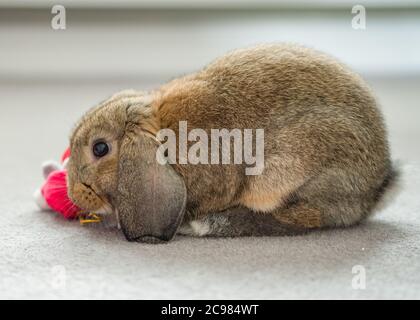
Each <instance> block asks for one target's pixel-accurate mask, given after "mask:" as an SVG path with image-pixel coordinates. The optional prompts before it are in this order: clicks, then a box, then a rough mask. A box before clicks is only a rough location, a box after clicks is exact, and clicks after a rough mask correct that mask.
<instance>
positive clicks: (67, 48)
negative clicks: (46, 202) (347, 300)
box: [0, 0, 420, 188]
mask: <svg viewBox="0 0 420 320" xmlns="http://www.w3.org/2000/svg"><path fill="white" fill-rule="evenodd" d="M56 4H60V5H63V6H64V7H65V9H66V12H65V13H66V21H65V22H66V29H64V30H54V29H53V28H52V26H51V21H52V19H53V17H54V16H55V14H53V13H52V12H51V9H52V7H53V6H54V5H56ZM355 5H363V6H364V7H365V9H366V28H365V29H355V28H353V27H352V20H353V18H354V16H355V15H356V14H355V13H352V8H353V6H355ZM273 41H290V42H296V43H301V44H304V45H307V46H311V47H314V48H317V49H320V50H323V51H325V52H327V53H329V54H331V55H333V56H335V57H337V58H339V59H340V60H341V61H343V62H344V63H346V64H348V65H349V66H350V67H352V68H354V69H355V70H356V71H358V72H359V73H361V74H362V76H364V77H365V79H366V80H367V81H368V82H369V83H370V85H371V86H372V88H373V89H374V91H375V93H376V94H377V96H378V99H379V101H380V103H381V106H382V108H383V110H384V114H385V118H386V121H387V123H388V127H389V132H390V141H391V145H392V151H393V156H394V158H397V159H403V160H408V161H418V160H420V149H419V148H418V139H419V138H420V136H419V130H420V129H419V126H418V119H419V115H420V108H419V101H420V1H415V0H400V1H389V0H371V1H357V2H356V1H348V0H339V1H338V0H337V1H333V0H294V1H292V0H277V1H275V0H224V1H222V0H201V1H200V0H196V1H193V0H139V1H135V0H122V1H117V0H106V1H99V0H86V1H82V0H76V1H75V0H72V1H70V0H61V1H59V2H55V1H46V0H37V1H23V0H2V1H0V117H1V118H0V121H1V122H0V125H1V127H0V132H1V136H2V141H3V142H4V144H5V148H6V149H7V152H2V156H1V160H0V161H1V165H2V167H3V168H7V167H9V168H13V167H16V166H17V165H18V164H20V165H21V166H24V167H26V168H28V170H29V171H31V173H32V172H37V170H39V169H38V165H39V163H40V162H42V160H43V159H48V158H57V157H58V156H59V155H60V154H61V152H62V150H64V148H65V147H66V145H67V138H68V134H69V132H70V129H71V127H72V125H73V124H74V122H75V121H76V120H77V119H78V118H79V116H80V115H81V114H82V113H83V112H84V111H85V110H86V109H88V108H90V107H91V106H93V105H95V104H96V103H97V102H99V101H101V100H102V99H104V98H106V97H108V96H109V95H111V94H112V93H113V92H115V91H118V90H121V89H127V88H135V89H149V88H153V87H155V86H157V85H159V84H161V83H163V82H166V81H168V80H170V79H172V78H174V77H177V76H180V75H182V74H185V73H188V72H191V71H194V70H197V69H199V68H200V67H202V66H203V65H205V64H206V63H208V62H210V61H211V60H213V59H214V58H215V57H217V56H219V55H221V54H223V53H225V52H226V51H228V50H231V49H234V48H237V47H243V46H249V45H252V44H256V43H261V42H273ZM28 142H29V143H30V145H31V148H30V149H28ZM23 145H24V146H25V147H22V146H23ZM29 150H30V151H29ZM10 154H11V155H15V156H13V157H12V156H9V155H10ZM30 176H32V174H31V175H30ZM34 177H36V179H39V178H40V177H39V176H34ZM26 179H28V178H26ZM35 181H38V180H32V179H31V180H30V181H28V188H29V186H31V187H32V185H35V184H36V183H38V182H35ZM31 182H32V183H31Z"/></svg>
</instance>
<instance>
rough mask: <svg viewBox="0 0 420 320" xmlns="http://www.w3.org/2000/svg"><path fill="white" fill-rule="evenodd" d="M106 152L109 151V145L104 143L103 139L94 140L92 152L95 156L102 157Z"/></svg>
mask: <svg viewBox="0 0 420 320" xmlns="http://www.w3.org/2000/svg"><path fill="white" fill-rule="evenodd" d="M108 152H109V146H108V144H106V143H105V142H103V141H100V142H96V143H95V144H94V145H93V154H94V155H95V157H97V158H102V157H104V156H106V155H107V154H108Z"/></svg>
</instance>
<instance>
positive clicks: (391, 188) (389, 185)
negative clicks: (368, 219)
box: [375, 162, 402, 210]
mask: <svg viewBox="0 0 420 320" xmlns="http://www.w3.org/2000/svg"><path fill="white" fill-rule="evenodd" d="M401 188H402V181H401V164H400V163H399V162H394V163H392V164H391V165H390V168H389V170H388V173H387V175H386V176H385V178H384V180H383V182H382V184H381V185H380V186H379V188H378V189H377V190H376V195H375V202H376V205H375V209H376V210H381V209H384V208H385V207H386V206H387V205H388V204H389V203H390V202H391V201H393V200H394V199H395V198H396V197H397V195H398V194H399V193H400V191H401Z"/></svg>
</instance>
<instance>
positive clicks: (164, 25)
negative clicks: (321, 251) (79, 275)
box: [0, 1, 420, 81]
mask: <svg viewBox="0 0 420 320" xmlns="http://www.w3.org/2000/svg"><path fill="white" fill-rule="evenodd" d="M24 2H25V1H23V2H22V1H18V2H16V3H17V4H19V3H20V4H22V3H24ZM126 2H127V1H126ZM128 2H130V1H128ZM160 2H161V1H160ZM163 2H165V1H163ZM178 2H179V1H178ZM181 2H182V1H181ZM233 2H235V1H233ZM269 2H270V1H269ZM321 2H322V1H321ZM327 2H328V1H327ZM409 2H410V1H409ZM42 3H44V7H43V8H41V9H36V10H34V9H10V8H6V9H4V7H8V1H6V2H4V1H3V2H2V3H0V4H1V5H2V6H3V9H1V10H0V80H6V81H7V80H8V79H68V78H74V79H118V78H119V77H128V78H140V77H141V78H143V79H153V78H159V79H160V78H168V77H174V76H177V75H179V74H182V73H187V72H189V71H192V70H195V69H197V68H200V67H201V66H202V65H204V64H205V63H207V62H209V61H211V60H212V59H213V58H214V57H216V56H218V55H220V54H223V53H224V52H226V51H227V50H230V49H233V48H236V47H241V46H247V45H251V44H254V43H259V42H271V41H292V42H298V43H302V44H305V45H309V46H313V47H315V48H318V49H321V50H324V51H326V52H329V53H330V54H332V55H335V56H337V57H338V58H340V59H341V60H342V61H344V62H346V63H347V64H349V65H350V66H352V67H353V68H355V69H356V70H358V71H359V72H361V73H362V74H365V75H396V74H397V75H407V74H420V11H419V10H418V9H416V8H412V9H410V10H404V9H401V8H396V9H387V10H382V9H381V10H376V9H368V11H367V29H366V30H354V29H352V27H351V20H352V17H353V16H352V14H351V7H349V8H348V9H347V10H341V9H340V10H324V9H313V10H310V11H307V10H286V9H272V10H266V9H260V10H236V9H229V10H222V9H212V10H200V9H194V10H191V9H189V10H180V9H177V10H169V9H156V8H155V9H147V10H138V9H125V10H118V11H112V10H100V9H89V10H85V9H77V8H75V9H72V7H71V6H70V8H67V29H66V30H63V31H55V30H52V28H51V27H50V20H51V17H52V14H51V13H50V8H49V7H48V6H47V5H45V3H46V2H45V1H41V4H42ZM88 3H89V2H88ZM90 3H94V4H95V3H96V2H95V1H93V2H92V1H90ZM158 3H159V2H158ZM228 3H229V1H228Z"/></svg>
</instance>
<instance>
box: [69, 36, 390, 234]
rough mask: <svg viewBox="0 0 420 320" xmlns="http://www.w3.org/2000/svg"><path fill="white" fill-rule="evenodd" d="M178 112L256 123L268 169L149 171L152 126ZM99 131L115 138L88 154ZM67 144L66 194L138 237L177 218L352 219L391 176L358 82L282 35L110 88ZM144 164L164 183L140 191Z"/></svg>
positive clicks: (256, 228)
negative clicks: (147, 88) (188, 68)
mask: <svg viewBox="0 0 420 320" xmlns="http://www.w3.org/2000/svg"><path fill="white" fill-rule="evenodd" d="M179 121H187V123H188V129H189V130H190V129H194V128H201V129H204V130H206V131H207V132H209V131H210V129H212V128H226V129H229V130H231V129H234V128H239V129H244V128H251V129H257V128H262V129H264V158H265V163H264V171H263V172H262V174H261V175H255V176H250V175H245V173H244V169H245V167H244V165H238V164H218V165H214V164H198V165H193V164H175V165H171V166H170V165H166V166H163V167H165V168H164V169H162V168H160V169H156V168H155V167H153V166H154V165H153V164H152V162H153V159H152V158H153V157H154V154H155V151H156V148H157V146H158V144H157V143H156V142H155V141H154V139H153V138H152V136H154V135H156V134H157V132H158V131H159V130H160V129H163V128H169V129H172V130H174V132H175V133H178V126H179ZM139 136H141V137H143V138H144V139H146V140H147V141H146V140H145V141H146V142H145V141H143V140H141V141H137V140H136V139H138V138H137V137H139ZM146 136H147V137H148V138H145V137H146ZM143 138H142V139H143ZM97 139H102V140H105V141H107V143H109V144H110V146H111V151H110V154H109V155H107V156H106V157H104V158H101V159H94V157H93V156H92V151H91V150H92V143H93V141H94V140H97ZM151 141H153V142H151ZM154 143H156V145H154ZM127 145H128V147H127ZM145 145H148V146H149V147H147V148H150V150H152V151H153V152H151V153H150V155H149V156H147V157H146V158H147V159H146V160H145V159H143V158H142V157H144V154H140V153H138V151H136V150H138V149H139V148H142V149H143V150H146V147H145ZM152 145H154V146H152ZM147 150H149V149H147ZM71 151H72V155H71V158H70V162H69V181H68V184H69V195H70V197H71V198H72V199H73V200H74V202H75V203H76V204H78V205H79V206H81V207H83V208H85V209H87V210H98V209H100V208H102V209H103V208H107V210H108V211H117V212H118V214H119V220H120V222H121V225H122V229H123V231H124V233H125V234H126V236H127V238H128V239H129V240H140V241H142V240H146V241H149V240H150V239H152V238H153V237H154V238H160V239H163V240H169V239H171V238H172V237H173V235H174V234H175V233H176V231H177V230H178V225H179V224H182V227H181V228H179V231H180V232H181V233H184V234H192V235H214V236H239V235H281V234H295V233H300V232H305V231H307V230H312V229H317V228H322V227H333V226H350V225H352V224H355V223H357V222H358V221H360V220H361V219H363V218H365V217H366V216H367V215H368V214H369V213H370V212H372V209H373V208H374V206H375V204H376V202H377V201H378V199H379V197H380V195H381V193H382V192H383V191H384V190H385V187H386V186H387V184H388V183H389V182H390V181H392V178H393V169H392V166H391V161H390V155H389V150H388V143H387V138H386V130H385V127H384V123H383V119H382V116H381V114H380V112H379V110H378V107H377V103H376V101H375V98H374V97H373V95H372V93H371V91H370V89H369V88H368V87H367V85H366V84H365V82H364V81H363V80H362V79H361V78H360V77H359V76H358V75H356V74H354V73H353V72H351V71H350V70H349V69H347V68H346V67H345V66H343V65H342V64H340V63H338V62H337V61H335V60H334V59H332V58H331V57H329V56H327V55H324V54H322V53H320V52H317V51H314V50H311V49H307V48H303V47H300V46H295V45H289V44H272V45H260V46H256V47H252V48H246V49H240V50H236V51H233V52H231V53H229V54H227V55H225V56H223V57H221V58H219V59H217V60H215V61H214V62H212V63H211V64H209V65H208V66H207V67H205V68H204V69H203V70H201V71H199V72H197V73H194V74H191V75H188V76H185V77H182V78H179V79H175V80H173V81H171V82H169V83H167V84H166V85H163V86H162V87H160V88H158V89H157V90H154V91H151V92H136V91H125V92H122V93H119V94H116V95H114V96H113V97H111V98H110V99H108V100H106V101H104V102H102V103H101V104H100V105H99V106H98V107H96V108H94V109H92V110H91V111H89V112H88V113H87V114H86V115H85V116H84V117H83V118H82V120H81V121H80V122H79V124H78V125H77V126H76V128H75V130H74V132H73V134H72V137H71ZM142 152H146V151H142ZM148 152H149V151H148ZM145 163H147V164H145ZM151 167H153V168H154V169H150V168H151ZM149 170H152V173H151V175H152V176H153V177H154V178H153V179H155V180H156V177H158V181H162V185H159V183H157V185H158V187H155V189H153V190H151V191H150V192H149V194H147V195H144V193H145V192H146V193H147V192H148V191H147V190H149V189H150V188H151V187H150V185H149V184H148V183H146V182H147V181H149V182H150V181H151V180H150V179H148V178H147V177H145V175H146V173H145V172H149ZM153 170H155V171H153ZM159 170H160V171H162V170H163V171H164V172H163V171H162V172H161V173H157V171H159ZM168 175H170V177H171V178H167V176H168ZM149 178H150V177H149ZM153 179H152V180H153ZM159 179H160V180H159ZM155 180H153V181H155ZM153 186H155V184H153ZM162 188H163V189H165V188H166V189H168V188H169V189H170V190H174V191H173V193H174V194H175V195H173V194H171V191H170V190H169V189H168V190H163V191H162ZM184 188H185V189H184ZM185 190H186V191H185ZM122 194H123V196H122ZM156 194H159V196H157V195H156ZM168 196H169V198H170V200H168V199H169V198H167V197H168ZM139 197H141V201H140V200H134V199H137V198H139ZM156 197H158V201H156ZM151 198H153V201H152V204H149V205H146V204H145V202H148V201H149V200H150V199H151ZM148 199H149V200H148ZM185 201H186V202H185ZM156 203H158V207H159V206H160V207H159V208H156ZM160 203H161V204H160ZM124 206H125V208H122V207H124ZM151 210H152V211H153V214H152V213H151ZM184 212H185V213H184ZM144 216H149V218H144ZM150 216H153V218H150ZM144 219H148V220H147V221H145V220H144ZM149 225H153V226H152V227H150V226H149ZM145 228H146V229H147V231H145ZM163 234H164V236H162V235H163Z"/></svg>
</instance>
